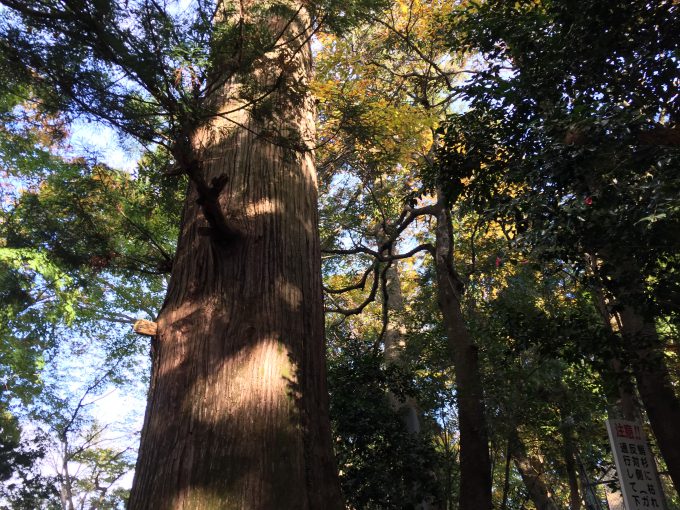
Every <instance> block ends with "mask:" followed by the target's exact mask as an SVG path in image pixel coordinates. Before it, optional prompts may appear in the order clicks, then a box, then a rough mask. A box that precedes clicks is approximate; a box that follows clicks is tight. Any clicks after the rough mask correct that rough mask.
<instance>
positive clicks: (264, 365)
mask: <svg viewBox="0 0 680 510" xmlns="http://www.w3.org/2000/svg"><path fill="white" fill-rule="evenodd" d="M2 3H3V5H5V8H6V9H8V10H7V11H6V12H7V14H8V16H7V17H6V19H5V20H4V21H3V24H2V39H1V41H2V53H3V56H4V57H5V59H6V60H5V62H8V61H11V62H14V63H15V64H16V63H18V64H19V66H16V65H15V66H14V67H16V68H18V69H20V70H21V71H23V72H24V73H25V75H26V76H27V77H29V78H33V79H34V82H35V86H36V87H40V88H41V91H42V92H43V93H44V96H45V97H46V98H47V100H46V104H49V105H50V106H53V107H55V108H60V109H61V110H64V111H67V112H73V113H78V114H86V115H89V116H92V117H95V118H98V119H103V120H105V121H107V122H109V123H111V124H113V125H114V126H116V127H118V128H119V129H121V130H122V131H123V132H125V133H127V134H130V135H132V136H134V137H135V138H137V139H138V140H140V141H142V142H145V143H156V144H160V145H163V146H164V147H165V148H166V149H167V151H168V152H169V153H170V154H171V155H172V158H173V164H174V170H172V171H174V172H175V173H183V174H186V175H187V176H188V177H189V180H190V185H189V188H188V191H187V195H186V200H185V205H184V212H183V217H182V224H181V227H180V237H179V242H178V247H177V252H176V254H175V255H174V257H173V259H172V274H171V278H170V284H169V288H168V294H167V297H166V300H165V303H164V305H163V308H162V310H161V312H160V314H159V316H158V319H157V334H156V335H155V337H154V340H153V342H152V351H153V368H152V381H151V389H150V393H149V402H148V408H147V415H146V419H145V424H144V429H143V433H142V443H141V447H140V454H139V459H138V463H137V471H136V476H135V482H134V484H133V488H132V494H131V499H130V508H132V509H135V508H139V509H142V508H143V509H151V508H164V509H167V508H224V507H230V508H253V509H254V508H263V509H264V508H290V509H293V508H295V509H304V508H307V509H312V508H320V507H330V508H341V507H342V503H341V500H340V494H339V490H338V484H337V481H336V475H335V467H334V463H333V458H332V452H331V443H330V430H329V422H328V416H327V402H326V401H327V395H326V386H325V368H324V357H323V356H324V348H323V345H324V344H323V315H322V313H323V310H322V295H321V280H320V269H319V261H320V256H319V242H318V232H317V213H316V175H315V171H314V164H313V158H312V150H313V145H314V143H315V136H314V102H313V100H312V98H311V96H310V94H309V92H308V81H309V76H310V73H311V50H310V39H311V36H312V34H313V33H314V31H315V30H317V29H318V26H319V22H320V21H321V20H322V19H325V18H326V16H327V14H328V9H329V8H332V7H333V5H332V2H329V3H327V4H326V5H320V4H319V5H314V6H308V5H306V4H301V3H295V2H273V3H266V2H241V3H233V4H232V3H230V2H226V1H225V2H222V1H220V2H197V3H196V4H195V5H193V6H192V7H191V8H189V9H188V10H185V11H182V10H180V9H178V8H175V9H171V8H167V7H166V6H164V5H161V4H160V3H158V2H155V1H147V0H140V1H136V2H127V1H126V2H115V1H109V2H100V1H87V0H85V1H82V2H61V1H59V0H55V1H48V2H43V1H40V2H38V1H36V2H23V1H22V2H17V1H14V0H7V1H3V2H2ZM357 5H359V6H360V5H361V4H360V2H358V3H357V4H356V5H348V6H343V15H342V16H341V17H338V18H337V19H338V20H339V21H338V22H336V23H335V26H336V28H337V26H338V25H341V24H342V23H347V22H348V21H351V20H352V18H353V17H354V16H355V14H356V13H357V9H355V7H356V6H357ZM310 8H311V10H310ZM130 18H131V20H130Z"/></svg>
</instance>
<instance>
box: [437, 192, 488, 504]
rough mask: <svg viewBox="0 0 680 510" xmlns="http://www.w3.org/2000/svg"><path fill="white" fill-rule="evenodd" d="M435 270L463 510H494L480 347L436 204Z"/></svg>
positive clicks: (447, 222)
mask: <svg viewBox="0 0 680 510" xmlns="http://www.w3.org/2000/svg"><path fill="white" fill-rule="evenodd" d="M438 202H439V203H438V208H437V209H438V211H437V227H436V243H435V268H436V272H437V292H438V302H439V308H440V310H441V313H442V316H443V318H444V326H445V328H446V335H447V337H448V343H449V349H450V351H451V353H452V355H453V363H454V368H455V371H456V401H457V403H458V422H459V428H460V492H459V509H460V510H490V509H491V508H492V507H493V504H492V500H491V460H490V457H489V437H488V432H487V427H486V417H485V416H484V399H483V392H482V380H481V370H480V366H479V356H478V352H477V351H478V348H477V346H476V345H475V343H474V340H473V339H472V337H471V336H470V333H469V331H468V330H467V327H466V325H465V320H464V317H463V312H462V310H461V303H460V299H461V295H462V290H463V288H462V285H461V282H460V279H459V278H458V275H457V274H456V272H455V270H454V267H453V232H452V229H451V217H450V214H449V211H448V209H447V208H446V206H445V205H444V203H443V200H442V199H441V198H440V200H439V201H438Z"/></svg>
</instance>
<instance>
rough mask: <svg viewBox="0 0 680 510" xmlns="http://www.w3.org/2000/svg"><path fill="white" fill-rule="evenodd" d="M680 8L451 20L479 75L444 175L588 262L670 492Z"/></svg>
mask: <svg viewBox="0 0 680 510" xmlns="http://www.w3.org/2000/svg"><path fill="white" fill-rule="evenodd" d="M677 8H678V6H677V5H676V4H674V3H673V2H668V1H654V2H645V1H635V2H591V1H589V0H582V1H577V2H566V1H564V2H561V1H560V2H553V1H546V2H516V3H515V4H513V5H510V4H505V3H502V2H495V1H490V2H486V3H484V4H479V5H476V6H475V7H474V8H472V9H470V10H469V11H468V12H467V14H469V16H459V17H458V18H456V20H454V22H453V24H454V26H455V29H456V30H455V31H454V32H455V33H452V35H453V38H454V39H455V42H456V44H462V45H464V46H466V47H467V48H468V49H469V50H470V51H479V52H480V53H481V55H482V56H483V57H484V58H485V62H486V63H487V64H488V66H487V67H486V68H485V69H484V70H483V71H480V72H479V73H478V74H476V75H475V77H474V79H472V80H471V81H470V82H469V83H468V84H467V85H466V86H465V87H464V94H465V97H466V98H467V100H468V101H469V104H470V106H471V108H470V110H469V111H468V112H466V113H465V114H463V115H456V116H452V117H451V119H450V120H451V122H450V124H449V129H448V131H447V135H446V138H447V142H446V143H445V144H444V147H443V148H442V153H441V154H442V158H441V162H442V165H441V170H442V172H441V176H440V177H441V179H442V182H445V183H446V184H445V186H446V189H447V191H448V192H449V193H450V194H451V195H457V194H459V193H460V192H462V191H463V190H467V191H470V193H469V194H468V195H467V197H468V198H469V201H468V203H470V204H472V205H473V207H475V208H477V209H478V210H480V211H486V213H487V214H490V215H491V216H501V217H504V218H507V219H511V218H512V219H514V224H515V227H514V228H513V232H512V233H513V234H517V239H516V242H517V243H521V244H522V245H523V246H524V247H525V250H530V249H533V250H535V251H537V252H538V251H540V252H541V253H542V254H543V256H544V259H545V260H547V259H554V258H555V257H559V258H560V259H562V260H566V261H570V262H571V263H573V264H574V265H575V266H576V267H581V268H583V266H584V265H586V263H585V259H590V260H591V261H594V267H595V269H596V270H595V275H594V277H593V278H592V280H591V282H590V283H591V285H592V286H593V288H594V290H595V291H596V292H605V293H606V295H607V297H608V298H610V300H609V302H610V303H611V304H612V307H613V308H611V309H610V310H608V313H614V314H615V315H618V317H619V318H620V322H621V329H620V334H619V335H617V336H615V337H614V339H615V342H613V343H614V347H613V350H614V352H616V353H617V356H616V357H618V358H619V359H625V361H626V363H627V365H628V368H629V369H630V370H631V371H632V373H634V375H635V379H636V382H637V388H638V391H639V393H640V397H641V400H642V402H643V404H644V407H645V409H646V411H647V416H648V417H649V420H650V424H651V426H652V429H653V431H654V434H655V435H656V438H657V440H658V442H659V445H660V449H661V452H662V454H663V457H664V459H665V460H666V462H667V465H668V467H669V472H670V473H671V477H672V478H673V480H674V485H675V486H676V487H679V486H680V453H679V452H680V448H679V447H678V442H677V435H676V434H675V433H674V432H673V431H672V427H671V426H670V424H671V423H673V422H674V421H676V420H678V419H680V400H678V397H677V395H676V394H675V390H674V388H673V383H672V380H671V377H670V374H669V371H668V367H667V363H666V359H665V355H664V339H663V338H662V337H660V336H659V334H658V332H657V330H656V322H657V321H658V320H659V319H660V318H664V317H671V318H673V319H671V320H672V321H676V320H677V306H676V305H674V304H673V302H674V299H673V298H671V299H669V297H670V296H674V295H675V293H676V292H677V288H678V280H677V271H676V269H675V268H676V267H677V242H676V241H675V239H676V236H674V235H672V234H671V232H674V231H675V230H677V228H678V221H679V219H678V215H677V211H678V206H677V192H678V189H679V186H678V180H677V175H676V173H677V172H675V169H676V167H677V161H678V150H677V146H678V136H677V134H678V130H677V122H678V102H677V100H676V99H677V98H676V95H675V89H676V88H677V87H676V85H675V84H676V81H677V75H678V61H677V58H676V54H677V50H678V39H677V37H676V36H675V34H676V33H677V29H678V22H677V19H678V17H677ZM594 34H596V35H597V38H598V41H599V43H598V45H597V48H596V50H594V51H590V45H589V42H590V41H591V40H592V39H593V37H594ZM587 48H588V50H587V51H586V49H587ZM583 274H586V272H584V273H583ZM610 345H611V344H610ZM602 354H604V353H602ZM609 357H610V358H611V351H610V353H609Z"/></svg>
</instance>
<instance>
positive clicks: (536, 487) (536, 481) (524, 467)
mask: <svg viewBox="0 0 680 510" xmlns="http://www.w3.org/2000/svg"><path fill="white" fill-rule="evenodd" d="M509 446H510V450H511V455H512V458H513V460H514V461H515V467H517V471H519V474H520V476H521V477H522V480H523V481H524V485H525V486H526V488H527V491H528V492H529V497H530V498H531V501H532V502H533V503H534V505H535V506H536V510H558V507H557V505H556V504H555V502H554V501H553V499H552V495H551V494H550V491H549V489H548V487H547V485H546V484H545V482H544V481H543V478H542V476H543V472H544V468H543V463H542V462H541V461H540V460H539V459H538V458H536V457H533V456H530V455H528V454H527V449H526V446H524V443H523V442H522V440H521V439H520V437H519V434H517V431H516V430H513V431H512V432H511V436H510V442H509Z"/></svg>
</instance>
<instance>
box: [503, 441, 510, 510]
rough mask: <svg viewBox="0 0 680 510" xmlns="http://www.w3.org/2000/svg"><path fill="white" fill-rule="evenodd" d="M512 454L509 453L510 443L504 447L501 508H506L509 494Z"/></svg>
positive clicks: (504, 509)
mask: <svg viewBox="0 0 680 510" xmlns="http://www.w3.org/2000/svg"><path fill="white" fill-rule="evenodd" d="M511 460H512V456H511V455H510V444H508V447H507V448H506V449H505V470H504V472H503V497H502V499H501V510H506V509H507V508H508V496H509V495H510V462H511Z"/></svg>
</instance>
